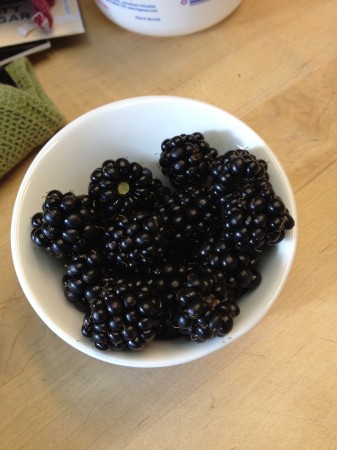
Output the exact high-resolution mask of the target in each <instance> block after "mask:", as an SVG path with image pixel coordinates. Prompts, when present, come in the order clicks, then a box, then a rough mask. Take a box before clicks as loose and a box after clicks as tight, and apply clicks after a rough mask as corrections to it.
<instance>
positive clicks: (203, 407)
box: [0, 0, 337, 450]
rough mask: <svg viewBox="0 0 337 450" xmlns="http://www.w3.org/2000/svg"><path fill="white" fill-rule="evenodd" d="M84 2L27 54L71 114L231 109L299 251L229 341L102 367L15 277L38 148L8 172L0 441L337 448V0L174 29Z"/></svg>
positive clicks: (0, 243) (255, 9)
mask: <svg viewBox="0 0 337 450" xmlns="http://www.w3.org/2000/svg"><path fill="white" fill-rule="evenodd" d="M168 1H169V0H168ZM80 5H81V9H82V13H83V18H84V21H85V25H86V34H85V35H83V36H77V37H71V38H65V39H63V38H62V39H58V40H56V41H54V42H53V45H52V49H51V50H48V51H47V52H44V53H43V54H39V55H35V56H32V57H31V58H30V60H31V62H32V64H33V67H34V70H35V73H36V76H37V77H38V79H39V81H40V83H41V85H42V86H43V87H44V89H45V90H46V92H47V93H48V95H49V96H50V98H51V99H52V100H53V102H54V103H55V104H56V105H57V107H58V108H59V109H60V110H61V111H62V112H63V113H64V114H65V117H66V119H67V122H70V121H72V120H73V119H75V118H76V117H78V116H80V115H81V114H83V113H85V112H87V111H89V110H91V109H92V108H95V107H98V106H101V105H103V104H106V103H109V102H112V101H115V100H119V99H122V98H126V97H133V96H139V95H151V94H169V95H178V96H184V97H192V98H196V99H199V100H202V101H206V102H209V103H212V104H214V105H216V106H218V107H220V108H223V109H225V110H227V111H229V112H231V113H232V114H234V115H236V116H238V117H240V118H241V119H242V120H244V121H245V122H246V123H248V125H250V126H251V127H252V128H253V129H255V130H256V131H257V132H258V133H259V134H260V135H261V136H262V137H263V138H264V139H265V140H266V141H267V143H268V144H269V145H270V146H271V148H272V149H273V150H274V152H275V153H276V155H277V157H278V158H279V160H280V161H281V163H282V165H283V166H284V168H285V170H286V172H287V174H288V177H289V179H290V182H291V184H292V186H293V189H294V193H295V197H296V202H297V207H298V223H297V226H298V235H299V241H298V248H297V253H296V257H295V261H294V265H293V269H292V271H291V274H290V276H289V278H288V281H287V283H286V286H285V288H284V290H283V291H282V293H281V295H280V297H279V298H278V301H277V302H276V304H275V305H274V306H273V308H272V309H271V310H270V312H269V313H268V314H267V316H266V317H265V318H264V319H263V320H262V321H261V322H260V323H259V324H258V325H257V326H256V327H255V328H254V329H253V330H251V331H250V332H249V333H248V334H246V335H245V336H244V337H242V338H241V339H239V340H238V341H236V342H234V343H232V344H231V345H229V346H228V347H226V348H224V349H223V350H221V351H219V352H217V353H215V354H212V355H211V356H209V357H207V358H204V359H202V360H198V361H195V362H192V363H188V364H185V365H181V366H176V367H169V368H162V369H152V370H148V369H130V368H124V367H118V366H112V365H108V364H104V363H103V362H100V361H96V360H94V359H91V358H90V357H87V356H85V355H83V354H81V353H80V352H78V351H77V350H75V349H73V348H71V347H70V346H68V345H67V344H66V343H64V342H63V341H62V340H61V339H59V338H58V337H57V336H55V335H54V334H53V333H52V332H51V331H50V330H49V329H48V328H47V327H46V325H45V324H44V323H43V322H42V321H41V320H40V319H39V318H38V316H37V315H36V313H35V312H34V311H33V309H32V307H31V306H30V304H29V303H28V301H27V300H26V298H25V296H24V295H23V293H22V290H21V288H20V285H19V283H18V281H17V277H16V274H15V272H14V268H13V265H12V260H11V250H10V222H11V214H12V209H13V204H14V201H15V197H16V194H17V191H18V188H19V186H20V183H21V180H22V178H23V176H24V174H25V171H26V170H27V168H28V166H29V164H30V162H31V161H32V159H33V158H34V156H35V155H36V153H37V151H38V149H37V150H35V151H32V153H31V154H30V155H29V156H28V157H27V158H26V159H25V160H24V161H23V162H22V163H20V164H19V165H18V166H17V167H15V168H14V169H13V170H12V171H11V172H10V173H9V174H8V175H7V176H6V177H5V178H4V179H3V180H2V181H1V184H0V208H1V213H0V230H1V232H0V257H1V259H0V265H1V268H0V277H1V289H0V448H1V449H4V450H12V449H25V450H26V449H34V450H36V449H38V450H39V449H58V448H62V449H66V450H67V449H69V450H74V449H83V450H89V449H90V450H91V449H99V450H103V449H104V450H105V449H113V450H114V449H116V450H122V449H123V450H124V449H127V450H139V449H151V450H152V449H153V450H160V449H170V450H171V449H179V450H180V449H181V450H199V449H200V450H203V449H206V448H213V449H225V450H234V449H240V450H241V449H263V450H264V449H266V450H269V449H273V448H274V449H286V450H290V449H304V450H308V449H320V450H323V449H335V448H336V447H337V325H336V322H337V301H336V294H337V282H336V278H337V273H336V270H337V238H336V223H337V201H336V198H337V175H336V174H337V159H336V154H337V25H336V24H337V4H336V1H335V0H320V1H318V0H297V1H290V0H284V1H280V0H259V1H254V0H243V1H242V4H241V5H240V7H239V8H238V9H237V10H236V11H235V12H234V13H233V14H232V15H231V16H230V17H229V18H227V19H226V20H224V21H223V22H221V23H219V24H218V25H216V26H214V27H212V28H210V29H208V30H205V31H203V32H200V33H196V34H193V35H190V36H182V37H174V38H151V37H146V36H140V35H136V34H133V33H130V32H128V31H126V30H123V29H121V28H119V27H117V26H116V25H114V24H112V23H111V22H109V21H108V20H107V19H106V18H105V17H104V16H103V15H102V14H101V12H100V11H99V10H98V8H97V7H96V6H95V4H94V2H92V1H90V0H82V1H80ZM0 101H1V99H0ZM0 120H1V119H0ZM46 295H48V292H46Z"/></svg>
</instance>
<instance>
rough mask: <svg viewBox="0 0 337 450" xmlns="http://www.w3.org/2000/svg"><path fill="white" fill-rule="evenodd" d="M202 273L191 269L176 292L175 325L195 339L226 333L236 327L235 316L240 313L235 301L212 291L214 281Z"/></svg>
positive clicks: (205, 339)
mask: <svg viewBox="0 0 337 450" xmlns="http://www.w3.org/2000/svg"><path fill="white" fill-rule="evenodd" d="M200 275H202V273H201V272H200V270H199V271H198V273H195V274H193V272H191V273H190V274H189V275H188V277H187V280H186V282H185V284H184V285H183V286H182V288H181V289H180V290H179V292H178V293H177V306H176V308H175V310H174V313H173V319H172V323H173V327H175V328H176V329H178V331H179V333H180V334H181V335H185V336H189V337H190V339H191V340H193V341H196V342H204V341H207V340H209V339H212V338H214V337H215V336H225V335H226V334H228V333H229V332H230V331H231V329H232V327H233V319H234V317H236V316H237V315H238V314H239V313H240V308H239V306H238V304H237V303H236V302H235V301H228V299H223V298H221V297H220V296H219V297H218V296H216V295H214V293H213V283H211V284H209V283H207V282H206V283H205V280H207V278H209V277H208V276H207V275H205V274H204V276H203V277H202V278H203V280H201V279H200Z"/></svg>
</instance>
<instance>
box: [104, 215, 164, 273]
mask: <svg viewBox="0 0 337 450" xmlns="http://www.w3.org/2000/svg"><path fill="white" fill-rule="evenodd" d="M104 244H105V247H104V250H105V253H106V255H107V258H108V259H109V260H110V261H111V262H112V264H113V267H116V268H118V269H125V270H132V271H134V272H150V271H151V270H152V268H153V267H154V266H155V265H156V264H157V263H159V262H160V261H161V260H162V259H163V258H164V257H165V254H166V248H167V239H166V233H165V229H164V223H163V220H162V218H161V216H160V215H159V214H156V212H155V211H149V212H148V211H138V212H137V211H136V212H134V213H133V214H132V215H117V216H116V217H113V218H112V219H111V220H110V221H109V223H108V226H107V227H106V229H105V234H104Z"/></svg>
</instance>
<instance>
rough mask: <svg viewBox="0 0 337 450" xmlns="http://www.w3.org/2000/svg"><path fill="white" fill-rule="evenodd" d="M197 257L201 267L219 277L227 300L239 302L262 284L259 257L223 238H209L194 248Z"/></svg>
mask: <svg viewBox="0 0 337 450" xmlns="http://www.w3.org/2000/svg"><path fill="white" fill-rule="evenodd" d="M194 258H195V261H196V264H198V266H200V267H202V268H204V269H207V270H208V271H210V272H211V273H214V274H215V275H216V276H217V278H218V280H219V282H220V283H219V284H220V286H222V287H223V288H225V289H226V293H227V298H228V300H238V299H239V298H240V297H241V296H242V295H243V294H244V293H245V292H247V291H252V290H254V289H256V288H257V287H258V286H259V284H260V282H261V274H260V272H259V266H260V261H261V257H260V255H259V254H254V253H250V252H244V251H241V250H238V249H235V248H233V247H232V246H231V245H230V244H229V242H228V241H227V240H226V238H224V237H223V236H219V237H213V236H211V237H209V238H208V239H207V240H206V241H205V242H203V243H202V244H201V245H200V246H199V247H197V248H196V249H195V254H194Z"/></svg>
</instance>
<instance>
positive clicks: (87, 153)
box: [11, 96, 297, 367]
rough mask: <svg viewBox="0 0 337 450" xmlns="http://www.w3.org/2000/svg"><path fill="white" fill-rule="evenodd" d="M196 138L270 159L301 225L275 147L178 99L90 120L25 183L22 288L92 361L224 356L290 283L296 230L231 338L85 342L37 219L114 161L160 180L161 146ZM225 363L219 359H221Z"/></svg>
mask: <svg viewBox="0 0 337 450" xmlns="http://www.w3.org/2000/svg"><path fill="white" fill-rule="evenodd" d="M194 131H201V132H202V133H204V135H205V138H206V139H207V140H208V141H209V142H210V144H211V145H212V146H214V147H216V148H217V149H218V150H219V151H220V150H222V151H226V150H229V149H233V148H236V147H237V146H239V147H243V148H247V149H248V150H249V151H251V152H253V153H254V154H256V155H257V156H258V157H260V158H264V159H266V160H267V161H268V163H269V174H270V177H271V181H272V183H273V185H274V188H275V190H276V192H277V193H278V194H279V195H280V196H281V198H282V199H283V200H284V202H285V204H286V206H287V208H288V209H289V211H290V213H291V214H292V216H293V217H294V219H295V221H296V220H297V217H296V206H295V200H294V195H293V192H292V189H291V186H290V184H289V181H288V178H287V176H286V174H285V172H284V170H283V169H282V167H281V165H280V163H279V161H278V160H277V158H276V156H275V155H274V153H273V152H272V150H271V149H270V148H269V147H268V145H267V144H266V143H265V142H264V141H263V140H262V139H261V138H260V137H259V136H258V135H257V134H256V133H255V132H254V131H253V130H252V129H251V128H249V127H248V126H247V125H245V124H244V123H243V122H242V121H240V120H239V119H237V118H236V117H233V116H232V115H231V114H229V113H227V112H225V111H223V110H221V109H219V108H216V107H214V106H211V105H209V104H205V103H201V102H199V101H196V100H192V99H185V98H178V97H170V96H148V97H139V98H131V99H127V100H121V101H117V102H115V103H112V104H108V105H105V106H102V107H100V108H97V109H95V110H93V111H90V112H88V113H86V114H84V115H83V116H81V117H79V118H78V119H76V120H75V121H73V122H72V123H70V124H69V125H67V126H66V127H64V128H63V129H62V130H61V131H59V132H58V133H57V134H56V135H55V136H54V137H53V138H52V139H51V140H50V141H49V142H48V143H47V144H46V145H45V146H44V147H43V149H42V150H41V151H40V152H39V154H38V155H37V156H36V158H35V159H34V161H33V162H32V164H31V166H30V168H29V169H28V171H27V173H26V175H25V177H24V179H23V181H22V184H21V186H20V189H19V192H18V194H17V198H16V202H15V206H14V211H13V218H12V227H11V246H12V255H13V261H14V266H15V270H16V273H17V276H18V279H19V282H20V284H21V286H22V289H23V291H24V293H25V295H26V297H27V299H28V300H29V302H30V304H31V305H32V307H33V308H34V310H35V311H36V313H37V314H38V315H39V316H40V318H41V319H42V320H43V321H44V322H45V323H46V325H47V326H48V327H49V328H50V329H51V330H52V331H54V333H56V334H57V335H58V336H59V337H60V338H62V339H63V340H64V341H65V342H67V343H68V344H70V345H72V346H73V347H75V348H76V349H78V350H80V351H81V352H83V353H85V354H87V355H90V356H92V357H94V358H97V359H100V360H103V361H106V362H109V363H113V364H118V365H123V366H132V367H163V366H170V365H175V364H181V363H186V362H188V361H192V360H195V359H198V358H201V357H203V356H205V355H208V354H210V353H212V352H214V351H216V350H220V349H223V348H224V347H226V345H227V344H229V343H230V342H233V341H234V340H236V339H238V338H239V337H240V336H242V335H243V334H245V333H246V332H248V331H249V330H250V329H251V328H252V327H254V326H255V325H256V324H257V323H258V322H260V320H261V319H262V318H263V317H264V315H265V314H266V313H267V312H268V310H269V309H270V307H271V306H272V304H273V303H274V302H275V300H276V298H277V297H278V295H279V293H280V291H281V289H282V288H283V286H284V284H285V281H286V278H287V276H288V274H289V271H290V268H291V265H292V262H293V258H294V254H295V248H296V240H297V236H296V234H297V231H296V227H295V228H294V229H293V230H291V231H289V232H287V235H286V238H285V239H284V240H283V241H282V242H281V243H280V244H278V245H277V246H275V247H274V248H273V249H272V251H271V252H269V253H268V256H266V259H265V260H264V262H263V265H262V267H261V274H262V277H263V281H262V283H261V285H260V286H259V287H258V288H257V289H256V290H255V291H253V292H252V293H251V294H250V295H249V296H247V297H246V298H245V299H244V300H243V301H242V302H241V303H240V307H241V313H240V315H239V316H238V317H237V318H236V319H235V322H234V327H233V330H232V331H231V332H230V334H229V335H227V336H226V337H224V338H215V339H212V340H210V341H208V342H205V343H202V344H196V343H194V342H187V341H186V340H184V339H179V340H174V341H152V342H150V343H148V344H147V345H146V347H145V349H144V350H142V351H140V352H132V351H130V352H112V351H111V352H102V351H99V350H96V349H95V347H94V346H93V344H92V342H91V341H90V340H89V339H86V338H84V337H82V335H81V331H80V329H81V324H82V314H81V313H79V312H78V311H77V310H76V309H75V308H74V307H72V306H71V305H70V304H69V303H68V302H67V301H66V300H65V298H64V296H63V292H62V282H61V278H62V274H63V268H61V267H60V265H59V263H58V262H56V261H54V260H52V258H50V257H48V256H45V255H44V254H43V253H42V252H41V251H39V250H37V249H35V248H34V247H33V244H32V242H31V240H30V231H31V225H30V218H31V216H32V215H33V214H34V213H35V212H37V211H40V210H41V205H42V202H43V196H44V195H45V194H46V193H47V192H48V191H49V190H51V189H59V190H61V191H62V190H63V191H68V190H73V191H74V192H75V193H76V194H82V193H86V192H87V187H88V182H89V177H90V174H91V172H92V171H93V170H94V169H95V168H96V167H98V166H100V165H101V164H102V162H103V161H104V160H106V159H109V158H117V157H120V156H123V157H127V158H128V159H129V160H130V161H137V162H140V163H142V164H143V165H144V166H146V167H149V168H150V169H152V171H153V174H154V176H157V177H161V174H160V170H159V169H158V157H159V154H160V144H161V142H162V141H163V140H164V139H165V138H167V137H172V136H174V135H177V134H180V133H190V132H194ZM221 356H222V355H221V352H219V358H221Z"/></svg>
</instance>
